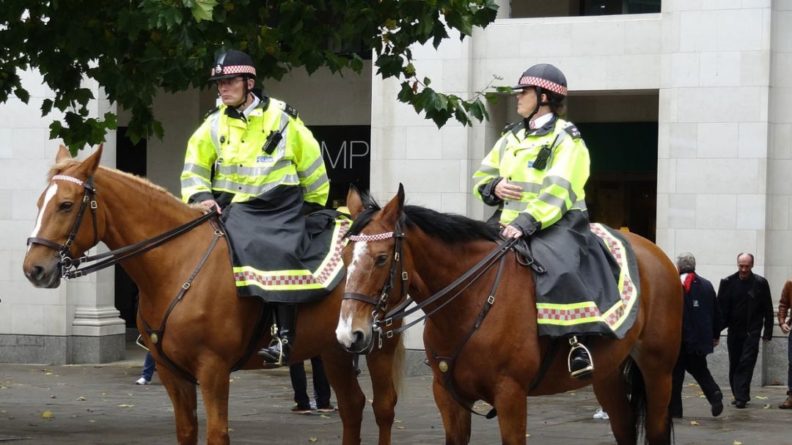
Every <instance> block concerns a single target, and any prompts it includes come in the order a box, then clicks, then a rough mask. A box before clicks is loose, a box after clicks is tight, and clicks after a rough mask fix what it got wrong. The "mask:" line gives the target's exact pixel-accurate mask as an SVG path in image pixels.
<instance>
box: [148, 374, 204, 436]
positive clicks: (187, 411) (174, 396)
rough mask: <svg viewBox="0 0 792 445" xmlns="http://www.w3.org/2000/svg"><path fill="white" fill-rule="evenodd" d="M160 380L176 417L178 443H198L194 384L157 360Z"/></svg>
mask: <svg viewBox="0 0 792 445" xmlns="http://www.w3.org/2000/svg"><path fill="white" fill-rule="evenodd" d="M157 373H158V374H159V376H160V381H162V384H163V385H165V389H166V390H167V391H168V397H170V399H171V404H173V415H174V417H175V419H176V440H177V441H178V442H179V445H195V444H196V443H198V415H197V412H196V409H197V407H198V402H197V393H196V391H195V384H193V383H192V382H190V381H187V380H184V379H183V378H181V377H180V376H177V375H175V374H174V373H173V372H172V371H171V370H170V369H169V368H168V367H167V366H164V365H163V364H162V363H160V362H157Z"/></svg>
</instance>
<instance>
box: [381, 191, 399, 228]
mask: <svg viewBox="0 0 792 445" xmlns="http://www.w3.org/2000/svg"><path fill="white" fill-rule="evenodd" d="M403 208H404V186H403V185H402V184H401V183H399V191H398V192H396V196H394V197H393V199H391V200H390V202H389V203H388V205H386V206H385V208H384V209H382V218H383V219H384V220H386V221H388V222H389V223H391V224H393V225H396V221H398V220H399V217H400V216H401V213H402V209H403Z"/></svg>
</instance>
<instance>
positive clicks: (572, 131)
mask: <svg viewBox="0 0 792 445" xmlns="http://www.w3.org/2000/svg"><path fill="white" fill-rule="evenodd" d="M564 131H566V132H567V133H569V135H570V136H572V137H573V138H574V139H580V130H578V129H577V127H576V126H575V124H573V123H568V124H567V126H566V127H564Z"/></svg>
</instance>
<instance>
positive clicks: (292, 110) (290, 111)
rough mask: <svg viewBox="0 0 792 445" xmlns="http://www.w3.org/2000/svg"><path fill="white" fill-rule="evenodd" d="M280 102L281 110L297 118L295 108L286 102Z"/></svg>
mask: <svg viewBox="0 0 792 445" xmlns="http://www.w3.org/2000/svg"><path fill="white" fill-rule="evenodd" d="M282 103H283V112H284V113H286V114H288V115H289V116H291V117H293V118H295V119H297V109H296V108H294V107H293V106H291V105H289V104H287V103H286V102H282Z"/></svg>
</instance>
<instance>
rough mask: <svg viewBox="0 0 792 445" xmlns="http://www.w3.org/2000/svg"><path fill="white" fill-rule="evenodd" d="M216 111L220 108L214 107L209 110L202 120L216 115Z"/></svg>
mask: <svg viewBox="0 0 792 445" xmlns="http://www.w3.org/2000/svg"><path fill="white" fill-rule="evenodd" d="M218 111H220V107H219V106H215V107H214V108H212V109H211V110H209V111H207V112H206V114H204V117H203V118H204V119H206V118H207V117H209V116H211V115H213V114H215V113H217V112H218Z"/></svg>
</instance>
